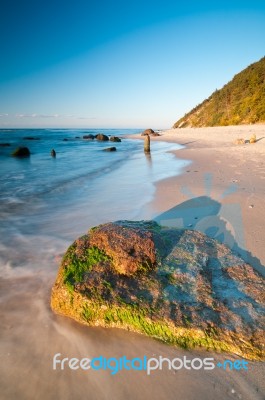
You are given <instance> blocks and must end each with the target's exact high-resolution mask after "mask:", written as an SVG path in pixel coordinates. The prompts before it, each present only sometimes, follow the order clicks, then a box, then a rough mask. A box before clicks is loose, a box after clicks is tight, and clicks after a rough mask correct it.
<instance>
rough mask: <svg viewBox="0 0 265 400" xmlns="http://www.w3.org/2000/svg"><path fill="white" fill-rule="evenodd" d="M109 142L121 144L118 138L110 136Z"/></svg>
mask: <svg viewBox="0 0 265 400" xmlns="http://www.w3.org/2000/svg"><path fill="white" fill-rule="evenodd" d="M109 140H110V141H111V142H117V143H119V142H121V139H120V138H119V137H118V136H111V137H110V138H109Z"/></svg>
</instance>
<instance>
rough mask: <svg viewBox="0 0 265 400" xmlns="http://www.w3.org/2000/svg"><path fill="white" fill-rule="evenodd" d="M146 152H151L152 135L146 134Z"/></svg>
mask: <svg viewBox="0 0 265 400" xmlns="http://www.w3.org/2000/svg"><path fill="white" fill-rule="evenodd" d="M144 152H145V153H150V136H149V135H146V136H145V138H144Z"/></svg>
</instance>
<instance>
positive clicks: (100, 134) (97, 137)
mask: <svg viewBox="0 0 265 400" xmlns="http://www.w3.org/2000/svg"><path fill="white" fill-rule="evenodd" d="M96 139H97V140H100V141H102V142H107V141H108V140H109V137H108V136H107V135H103V133H99V134H98V135H96Z"/></svg>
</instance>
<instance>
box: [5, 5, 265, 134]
mask: <svg viewBox="0 0 265 400" xmlns="http://www.w3.org/2000/svg"><path fill="white" fill-rule="evenodd" d="M264 37H265V3H264V4H263V3H262V2H260V1H258V0H253V1H251V2H249V1H244V0H242V1H239V0H235V1H233V2H230V1H228V0H223V1H218V0H217V1H216V2H209V1H207V0H202V1H200V2H199V3H198V2H197V1H195V0H189V1H188V2H185V4H182V3H179V2H172V1H169V0H168V1H162V0H157V1H156V2H153V1H151V0H146V1H145V2H144V3H143V2H140V1H139V0H135V2H134V3H133V4H131V3H130V4H129V3H128V4H127V3H124V2H121V1H119V0H116V1H114V2H112V3H111V4H110V2H108V1H105V0H102V2H101V3H98V4H97V3H94V4H92V3H89V4H88V3H87V1H85V0H79V2H78V6H77V4H76V5H73V4H72V2H68V1H64V2H63V1H62V0H58V1H56V2H51V1H50V0H47V1H46V2H45V3H41V2H40V3H38V4H36V2H33V1H32V0H25V1H23V2H21V1H19V0H14V2H10V4H9V3H7V2H5V3H4V4H3V5H2V8H1V14H0V43H1V60H0V128H3V129H5V128H9V129H18V128H21V129H23V128H25V129H35V128H36V129H37V128H40V129H45V128H50V129H52V126H54V127H55V128H61V129H64V128H66V129H67V128H69V129H77V128H80V129H108V128H109V129H111V128H113V129H115V128H116V129H126V128H128V129H130V128H132V129H135V128H134V126H135V125H138V126H143V127H146V128H149V127H152V128H154V127H158V126H167V127H172V126H173V124H174V123H175V122H176V121H177V120H178V119H179V118H181V117H182V116H183V115H184V114H185V113H188V112H189V111H190V110H191V109H192V108H194V107H196V105H198V104H199V103H201V102H202V101H203V100H205V99H206V98H208V97H209V96H210V95H211V93H213V92H214V91H215V90H216V89H220V88H222V87H223V86H224V85H225V84H226V83H227V82H229V81H230V80H231V79H233V76H234V75H235V74H237V73H239V72H240V71H242V70H243V69H245V68H247V67H248V66H249V65H250V64H253V63H254V62H257V61H259V60H260V59H261V58H262V57H264ZM90 124H91V125H92V124H93V128H91V127H87V126H89V125H90ZM72 126H74V127H75V128H71V127H72ZM104 127H106V128H104ZM114 127H115V128H114ZM125 127H126V128H125ZM159 129H162V128H159ZM163 129H168V128H163Z"/></svg>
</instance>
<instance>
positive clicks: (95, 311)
mask: <svg viewBox="0 0 265 400" xmlns="http://www.w3.org/2000/svg"><path fill="white" fill-rule="evenodd" d="M264 303H265V294H264V278H262V276H261V275H259V274H258V273H257V272H256V271H255V270H254V269H253V268H252V267H251V266H250V265H248V264H246V263H245V262H244V261H243V260H242V259H241V258H240V257H238V256H237V255H236V254H233V253H232V252H231V250H230V249H229V248H228V247H226V246H224V245H222V244H220V243H219V242H217V241H216V240H214V239H211V238H209V237H207V236H205V235H204V234H202V233H200V232H196V231H193V230H184V229H183V230H181V229H175V228H162V227H161V226H160V225H158V224H157V223H155V222H153V221H117V222H113V223H107V224H103V225H99V226H98V227H95V228H92V229H91V230H90V231H89V233H88V234H87V235H84V236H82V237H81V238H79V239H77V240H76V241H75V242H74V243H73V244H72V245H71V246H70V247H69V249H68V250H67V252H66V254H65V256H64V258H63V260H62V263H61V266H60V269H59V272H58V276H57V279H56V282H55V284H54V286H53V289H52V296H51V307H52V309H53V310H54V311H55V312H56V313H58V314H62V315H66V316H69V317H71V318H74V319H75V320H77V321H79V322H81V323H83V324H86V325H95V326H103V327H119V328H124V329H127V330H133V331H136V332H140V333H144V334H146V335H149V336H153V337H155V338H157V339H161V340H163V341H164V342H167V343H170V344H174V345H180V346H183V347H185V348H187V347H194V346H197V347H204V348H207V349H214V350H218V351H219V350H220V351H222V350H223V351H225V352H230V353H235V354H237V355H238V356H241V357H245V358H248V359H253V360H260V359H264V329H265V321H264V319H265V317H264Z"/></svg>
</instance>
